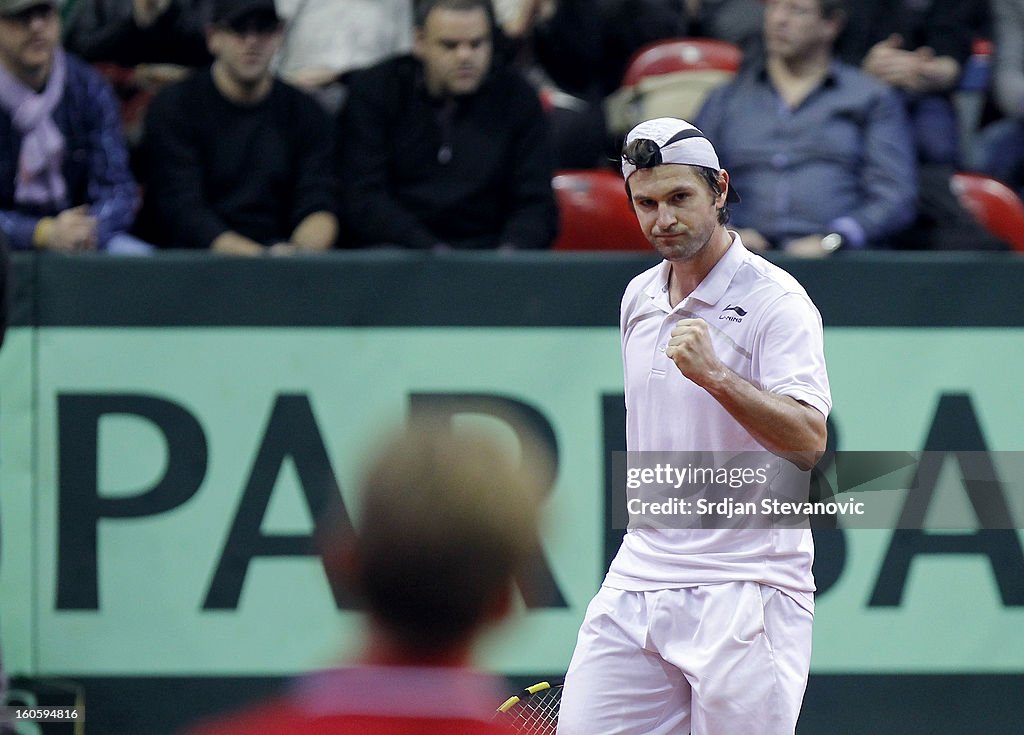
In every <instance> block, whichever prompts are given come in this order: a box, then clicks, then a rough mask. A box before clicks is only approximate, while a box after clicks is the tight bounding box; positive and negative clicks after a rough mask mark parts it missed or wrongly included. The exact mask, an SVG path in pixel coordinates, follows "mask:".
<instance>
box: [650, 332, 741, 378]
mask: <svg viewBox="0 0 1024 735" xmlns="http://www.w3.org/2000/svg"><path fill="white" fill-rule="evenodd" d="M665 355H666V356H667V357H668V358H669V359H670V360H672V362H674V363H675V364H676V367H677V368H679V372H681V373H682V374H683V375H685V376H686V377H687V378H689V379H690V380H692V381H693V382H694V383H696V384H697V385H699V386H701V387H704V388H707V387H708V385H709V384H710V383H711V382H714V381H715V380H720V379H721V378H722V376H723V375H724V374H725V371H726V367H725V365H724V364H722V361H721V360H719V359H718V356H717V355H716V354H715V348H714V345H712V343H711V335H710V334H709V332H708V324H707V322H705V321H704V320H703V319H683V320H681V321H680V322H678V323H677V324H676V326H675V329H673V330H672V336H671V338H670V339H669V341H668V347H667V348H666V349H665Z"/></svg>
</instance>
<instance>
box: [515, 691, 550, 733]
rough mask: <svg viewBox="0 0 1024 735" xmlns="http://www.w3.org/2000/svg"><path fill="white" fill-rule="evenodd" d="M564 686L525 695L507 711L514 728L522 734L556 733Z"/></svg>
mask: <svg viewBox="0 0 1024 735" xmlns="http://www.w3.org/2000/svg"><path fill="white" fill-rule="evenodd" d="M561 694H562V688H561V687H560V686H559V687H554V688H551V689H545V690H543V691H540V692H537V693H536V694H533V695H530V696H525V697H523V698H522V699H520V701H519V702H518V703H517V704H515V705H514V706H513V707H510V708H509V709H508V711H507V712H506V715H508V717H509V718H511V720H512V722H513V728H514V729H515V731H516V732H517V733H522V735H554V733H555V726H556V724H557V722H558V705H559V702H560V699H561Z"/></svg>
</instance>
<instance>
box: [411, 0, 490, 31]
mask: <svg viewBox="0 0 1024 735" xmlns="http://www.w3.org/2000/svg"><path fill="white" fill-rule="evenodd" d="M435 8H445V9H447V10H476V9H477V8H482V9H483V11H484V12H485V13H487V20H488V22H489V25H490V28H491V31H492V32H493V31H494V29H495V28H496V27H497V20H496V17H495V14H494V3H492V2H491V0H416V8H415V12H414V18H415V23H416V27H417V28H422V27H423V26H425V25H426V23H427V17H428V16H429V15H430V14H431V13H432V12H433V11H434V9H435Z"/></svg>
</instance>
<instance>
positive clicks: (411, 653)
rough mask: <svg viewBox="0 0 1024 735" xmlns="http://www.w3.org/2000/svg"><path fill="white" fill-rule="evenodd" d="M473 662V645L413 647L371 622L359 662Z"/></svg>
mask: <svg viewBox="0 0 1024 735" xmlns="http://www.w3.org/2000/svg"><path fill="white" fill-rule="evenodd" d="M471 661H472V644H471V643H470V642H468V641H467V642H465V643H461V644H458V645H454V646H446V647H445V648H444V649H442V650H436V649H426V650H423V649H414V648H409V647H408V646H406V645H404V644H402V643H400V642H398V641H396V640H395V638H394V636H392V635H391V634H390V633H388V631H387V630H384V629H382V628H380V627H379V626H376V625H372V624H371V627H370V631H369V635H368V638H367V641H366V645H365V646H364V648H363V653H362V655H361V656H359V662H360V663H362V664H366V665H369V666H424V667H446V668H447V667H466V666H469V665H470V663H471Z"/></svg>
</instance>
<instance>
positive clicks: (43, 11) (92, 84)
mask: <svg viewBox="0 0 1024 735" xmlns="http://www.w3.org/2000/svg"><path fill="white" fill-rule="evenodd" d="M679 38H691V39H693V38H700V39H717V40H719V41H724V42H727V43H728V44H732V45H733V46H735V48H736V49H738V50H739V51H740V52H741V53H742V63H741V64H740V66H739V68H738V69H737V70H735V71H730V72H729V73H728V75H727V78H723V79H721V80H720V84H719V86H717V87H715V88H714V89H711V90H709V91H707V92H706V94H705V93H702V94H701V97H700V100H699V104H697V105H696V106H695V107H694V110H693V111H692V113H691V112H690V111H679V112H678V113H675V114H676V115H677V116H690V117H692V118H693V121H694V122H695V124H697V125H698V127H700V128H701V129H702V130H703V131H704V133H705V134H706V135H707V136H708V137H709V138H710V139H711V140H712V141H713V142H714V144H715V147H716V148H717V150H718V152H719V156H720V158H721V161H722V165H723V166H724V167H725V168H726V169H728V170H729V171H730V173H731V174H732V180H733V181H734V182H735V183H736V186H737V189H738V190H739V191H740V192H741V194H742V202H741V203H739V204H737V205H735V206H734V207H733V208H732V216H733V223H732V224H733V226H734V227H735V228H737V229H739V230H740V231H741V232H742V233H743V239H744V242H745V244H747V246H748V247H751V248H752V249H758V250H781V251H786V252H789V253H792V254H794V255H805V256H816V257H817V256H822V255H827V254H829V253H830V252H833V251H834V250H835V249H838V246H836V247H832V246H829V247H821V246H820V243H821V242H823V239H824V238H826V237H831V238H832V239H831V240H829V242H831V243H833V244H836V243H841V244H842V246H843V247H845V248H847V249H853V250H856V249H869V248H872V249H874V248H896V249H934V250H940V249H941V250H948V249H953V250H957V249H993V250H998V249H1004V248H1005V247H1006V245H1005V243H1003V242H1002V241H1001V240H998V239H997V238H996V237H994V236H993V235H992V234H990V233H989V232H988V231H987V230H985V229H984V228H983V227H982V226H981V225H980V224H978V222H977V221H976V220H975V219H974V218H973V217H972V216H971V215H969V214H968V213H967V211H966V210H964V209H963V208H962V207H961V206H960V203H959V202H958V200H957V198H956V197H955V196H954V194H953V192H952V191H951V188H950V181H951V177H952V176H953V175H954V174H955V173H957V172H959V171H965V170H972V171H978V172H981V173H984V174H986V175H989V176H992V177H995V178H997V179H999V180H1001V181H1003V182H1004V183H1006V184H1007V185H1009V186H1010V187H1011V188H1012V189H1014V190H1016V191H1020V190H1021V189H1022V188H1024V0H989V2H980V1H979V2H971V3H967V2H962V0H888V1H887V2H882V0H856V1H854V0H845V1H844V0H344V1H340V0H63V2H60V1H59V0H0V232H2V234H3V235H4V237H5V238H6V240H7V241H8V243H9V245H10V247H11V248H12V249H30V248H40V249H53V250H67V251H73V250H93V249H100V250H106V251H109V252H114V253H145V252H150V251H151V250H152V249H154V248H193V249H209V250H212V251H216V252H222V253H229V254H237V255H259V254H264V253H271V254H287V253H293V252H297V251H322V250H328V249H332V248H365V247H393V248H417V249H429V250H435V251H443V250H448V249H503V250H511V249H544V248H549V247H551V245H552V243H553V242H554V241H555V238H556V237H557V234H558V227H559V203H558V199H557V198H556V195H555V191H554V189H553V187H552V179H553V177H554V176H555V174H556V173H558V172H559V171H564V170H570V169H572V170H579V169H585V170H591V169H592V170H600V169H608V170H614V168H615V166H616V162H617V158H618V151H617V148H618V145H619V142H620V140H621V138H620V136H621V133H622V132H624V131H623V130H622V129H621V126H619V125H617V122H616V120H615V119H614V118H615V117H616V115H613V114H612V108H611V106H610V105H611V104H612V100H615V99H617V98H618V99H622V92H623V86H624V85H623V80H624V78H625V76H626V75H627V71H628V70H629V68H630V63H631V60H633V59H635V58H636V55H637V53H638V52H639V51H641V50H642V49H645V48H649V47H650V45H651V44H655V43H659V42H665V41H667V40H669V39H679ZM668 78H669V77H664V79H668ZM633 92H634V94H633V96H632V97H630V99H631V100H632V101H631V104H633V105H634V107H635V109H633V110H632V113H633V114H634V115H635V116H636V115H640V116H642V115H643V114H644V111H645V110H644V98H643V96H642V95H641V94H640V90H639V88H637V89H634V90H633ZM621 112H622V111H621V110H618V111H617V114H618V113H621ZM684 113H685V114H684ZM623 196H625V194H624V195H623Z"/></svg>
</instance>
